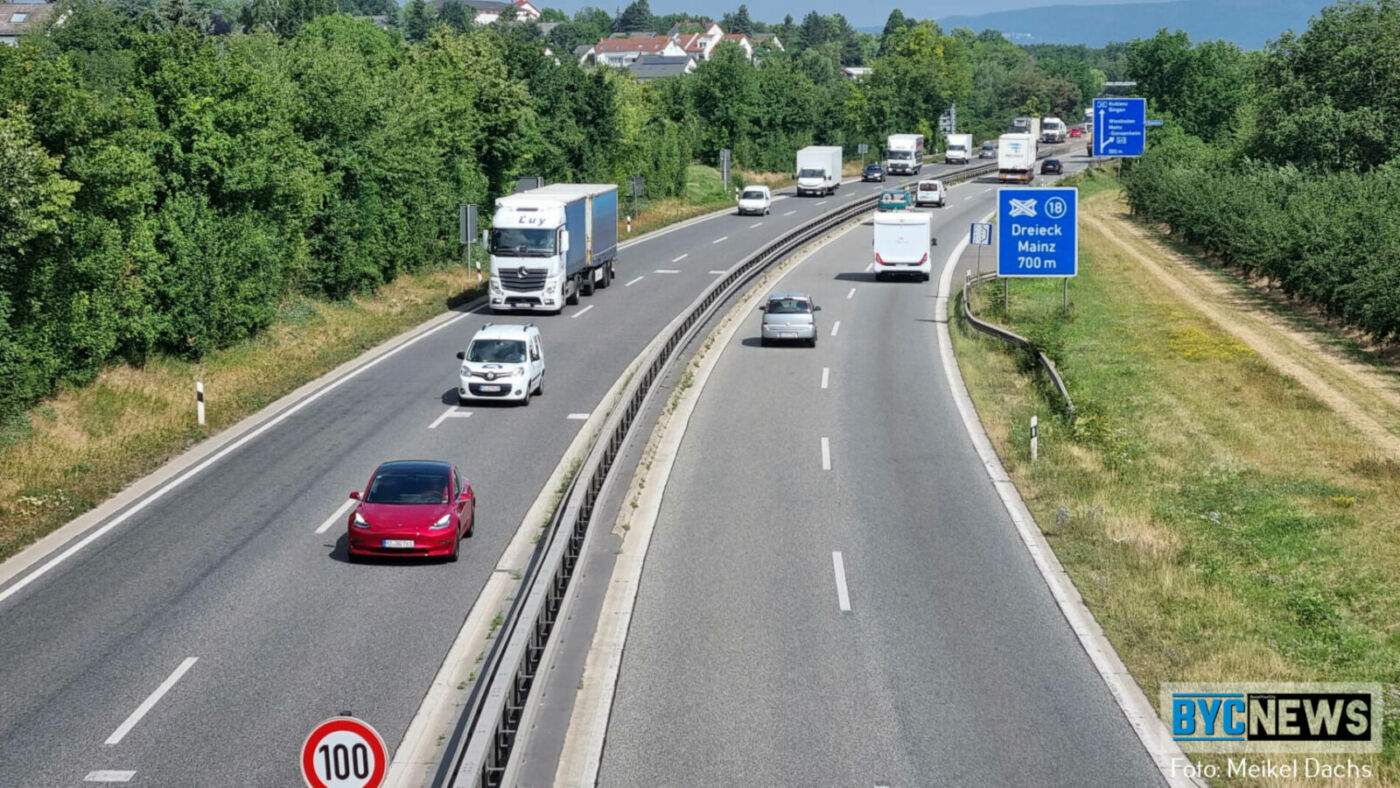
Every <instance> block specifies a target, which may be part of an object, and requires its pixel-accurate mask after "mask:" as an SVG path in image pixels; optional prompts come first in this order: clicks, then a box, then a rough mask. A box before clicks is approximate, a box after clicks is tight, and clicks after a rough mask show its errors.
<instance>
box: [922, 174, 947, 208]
mask: <svg viewBox="0 0 1400 788" xmlns="http://www.w3.org/2000/svg"><path fill="white" fill-rule="evenodd" d="M914 204H915V205H937V206H938V207H939V208H942V207H943V206H944V205H947V204H948V190H947V189H946V188H944V187H943V181H919V185H918V187H917V188H916V189H914Z"/></svg>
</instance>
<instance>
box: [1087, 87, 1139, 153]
mask: <svg viewBox="0 0 1400 788" xmlns="http://www.w3.org/2000/svg"><path fill="white" fill-rule="evenodd" d="M1146 141H1147V99H1144V98H1096V99H1094V155H1095V156H1119V157H1132V156H1141V155H1142V151H1143V148H1144V147H1145V145H1146Z"/></svg>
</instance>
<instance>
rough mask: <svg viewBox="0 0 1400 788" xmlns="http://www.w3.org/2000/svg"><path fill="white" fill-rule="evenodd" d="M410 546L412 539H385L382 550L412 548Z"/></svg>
mask: <svg viewBox="0 0 1400 788" xmlns="http://www.w3.org/2000/svg"><path fill="white" fill-rule="evenodd" d="M412 546H413V540H412V539H385V540H384V548H385V549H386V550H395V549H399V548H405V547H412Z"/></svg>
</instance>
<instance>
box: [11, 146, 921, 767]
mask: <svg viewBox="0 0 1400 788" xmlns="http://www.w3.org/2000/svg"><path fill="white" fill-rule="evenodd" d="M946 169H947V168H943V167H940V166H936V167H932V168H926V170H925V176H927V175H928V173H929V172H930V171H931V172H935V173H936V172H939V171H946ZM879 188H880V185H879V184H848V185H845V186H843V187H842V188H841V190H840V191H839V192H838V194H837V195H836V196H834V197H831V198H792V199H785V200H781V201H778V202H776V203H775V204H774V206H773V212H772V215H771V216H767V217H736V216H732V215H726V216H720V217H716V218H713V219H709V220H706V221H702V222H698V223H695V224H691V225H689V226H686V227H683V228H680V229H676V230H674V231H673V232H668V233H665V234H659V235H654V236H650V237H648V238H646V239H644V240H642V241H640V242H638V243H636V244H634V245H631V246H629V247H628V248H626V249H625V250H624V251H623V252H622V253H621V254H620V256H619V261H618V266H617V269H618V278H617V280H616V282H615V283H614V285H613V286H612V287H611V288H608V289H606V290H602V291H599V292H598V294H597V295H595V296H593V297H591V298H585V299H583V301H582V303H581V304H580V305H579V306H576V307H569V308H568V309H567V310H566V311H565V312H564V314H562V315H560V316H557V317H556V316H520V317H512V318H502V317H488V316H485V315H481V314H468V313H466V312H463V313H462V314H461V315H459V316H458V317H457V318H455V319H454V322H452V323H450V324H448V325H447V326H445V327H444V328H442V329H441V330H438V331H436V332H435V333H432V334H429V335H426V336H424V337H422V338H421V339H419V340H417V341H415V342H413V343H412V344H409V345H406V346H404V347H402V348H401V349H399V350H398V351H396V352H394V353H393V354H392V355H389V356H387V357H384V358H381V359H379V360H378V361H377V362H376V363H374V364H373V365H372V366H369V367H367V368H364V369H363V370H362V371H359V372H358V373H357V374H354V375H353V377H350V378H349V379H346V380H344V381H343V382H342V383H341V384H340V385H339V386H338V387H337V388H336V389H335V390H334V391H333V392H331V393H330V394H329V395H326V396H320V397H319V398H317V399H315V400H314V401H311V402H309V403H307V404H305V405H304V406H303V407H301V408H300V409H299V410H297V411H296V412H295V413H293V414H291V415H289V416H288V417H287V418H285V419H284V420H282V421H281V422H280V423H278V424H276V426H275V427H273V428H271V429H268V430H266V431H265V432H263V433H261V434H259V435H257V436H255V437H252V438H250V439H248V440H246V441H243V442H242V443H240V444H238V445H237V447H236V448H235V449H234V450H232V451H231V452H230V453H228V454H227V455H226V456H224V457H222V458H221V459H219V460H218V461H216V462H213V463H211V464H210V465H208V467H205V468H203V469H202V470H200V471H199V472H197V473H195V474H194V475H192V476H191V477H190V478H188V479H187V480H186V481H184V482H182V483H180V484H178V486H175V487H173V488H172V489H170V490H169V491H168V492H166V493H164V494H162V495H160V496H159V497H158V499H157V500H146V499H142V500H140V501H138V502H136V503H135V504H133V505H132V506H133V507H141V508H140V509H139V511H134V513H132V512H119V513H116V514H115V515H114V517H125V519H124V520H123V521H122V522H120V523H119V524H118V525H116V526H115V527H112V528H110V529H109V530H107V531H105V532H102V533H100V535H98V536H96V537H95V538H94V539H92V540H91V541H90V543H87V544H85V545H84V544H83V542H82V541H81V540H82V539H83V538H84V536H85V535H86V534H79V535H78V536H75V537H73V539H72V540H71V541H70V542H69V543H67V544H64V545H61V546H60V547H59V548H58V549H56V550H54V551H52V552H51V553H50V554H49V555H48V556H47V557H46V558H45V559H44V560H42V561H40V562H39V563H37V564H36V565H35V566H34V567H32V568H30V569H28V570H26V571H25V572H23V573H21V574H19V575H18V576H16V577H14V578H11V579H10V580H9V581H7V582H6V584H5V585H3V586H0V665H3V668H0V698H4V702H3V703H0V775H4V777H3V778H2V779H0V782H3V783H5V784H8V785H22V786H46V785H72V784H76V783H79V782H83V781H84V780H85V779H87V778H89V777H91V778H92V781H97V780H99V779H118V778H120V777H122V776H125V777H127V778H129V779H132V780H133V782H139V783H145V784H159V785H200V786H212V785H239V786H249V785H289V784H295V783H297V782H298V781H299V777H298V773H297V767H296V755H297V751H298V748H299V747H300V745H301V742H302V739H303V737H305V735H306V734H307V733H308V732H309V731H310V730H311V728H312V727H313V726H314V725H315V724H316V723H318V722H320V721H321V720H323V719H325V718H327V717H330V716H333V715H336V714H341V713H346V712H349V713H353V714H355V715H356V716H359V717H361V718H363V719H365V720H367V721H369V722H370V723H372V724H373V725H375V726H376V727H377V728H378V729H379V731H380V732H381V733H382V734H383V735H384V737H385V739H386V740H387V743H388V745H389V748H390V750H391V751H393V750H394V749H395V748H396V747H397V746H398V743H399V742H400V741H401V739H402V737H403V734H404V731H405V729H406V728H407V726H408V724H409V722H410V720H411V719H412V718H413V716H414V714H415V712H416V711H417V709H418V707H419V704H420V702H421V701H422V699H423V696H424V692H425V691H426V689H427V687H428V685H429V682H430V681H431V679H432V678H433V676H434V675H435V674H436V672H437V670H438V668H439V666H440V664H441V663H442V661H443V659H444V657H445V655H446V654H447V651H448V648H449V646H450V645H451V643H452V642H453V639H454V638H455V637H456V635H457V633H458V631H459V629H460V628H461V627H462V624H463V621H464V620H465V619H466V617H467V615H468V612H469V611H470V609H471V607H472V604H473V602H474V600H475V599H476V598H477V597H478V595H479V594H480V592H481V590H482V588H483V586H484V585H485V583H486V581H487V579H488V577H489V576H490V574H491V573H492V572H493V570H494V567H495V566H496V563H497V561H498V559H499V558H500V556H501V555H502V551H503V550H504V549H505V547H506V545H507V543H508V542H509V541H510V539H511V537H512V536H513V535H514V534H515V533H516V531H517V529H518V528H519V527H521V523H522V518H523V517H524V515H525V512H526V510H527V509H528V508H529V506H530V505H531V503H532V502H534V500H535V499H536V497H537V496H539V495H540V494H541V491H542V488H543V486H544V485H545V483H546V480H547V479H548V477H549V475H550V473H551V471H552V470H553V469H554V467H555V466H556V465H557V464H558V462H559V461H560V458H561V457H562V456H563V454H564V452H565V449H566V447H567V446H568V445H569V443H570V441H571V440H572V438H573V437H574V435H575V433H576V431H577V430H578V429H579V425H580V424H582V421H581V420H580V419H579V418H578V416H579V415H580V414H587V413H589V412H591V411H592V410H593V408H595V407H596V406H597V405H598V403H599V402H600V399H601V397H602V396H603V394H604V393H605V392H606V391H607V390H608V388H609V387H610V386H611V385H612V383H613V382H614V380H615V379H616V377H617V376H618V375H619V374H620V373H621V372H622V370H623V369H624V368H625V366H626V365H627V364H628V363H629V362H630V361H631V360H632V359H633V358H634V357H635V356H636V355H637V353H639V352H640V351H641V350H642V348H643V347H644V346H645V345H646V343H647V342H648V341H649V340H650V339H651V338H652V337H653V336H654V334H655V333H656V332H657V331H659V330H660V329H661V328H662V327H663V326H664V325H666V323H667V322H668V321H669V320H670V319H671V318H672V317H673V316H674V315H675V314H677V313H678V312H679V311H680V310H681V309H682V307H684V306H685V305H687V304H689V302H690V301H691V300H692V299H693V298H694V297H695V296H696V295H697V294H698V293H699V292H700V291H701V290H702V288H703V287H705V286H706V285H707V284H708V283H709V282H710V281H712V278H713V272H716V271H719V270H720V269H725V268H728V267H729V266H731V265H732V264H733V263H734V262H736V261H737V260H739V259H740V258H742V257H743V256H744V255H746V254H748V253H749V252H751V251H753V250H754V249H755V248H757V247H758V246H759V245H760V244H761V243H762V242H764V241H766V240H768V239H770V238H771V237H772V236H773V235H775V234H776V233H778V232H780V231H782V230H783V229H785V228H790V227H792V226H794V225H795V224H796V223H798V222H800V221H802V220H805V219H808V218H811V217H813V216H815V215H816V214H817V213H818V212H822V211H827V210H830V209H832V208H835V207H836V206H837V205H838V204H839V203H841V202H842V201H845V200H849V199H852V198H854V197H856V196H858V195H862V194H869V193H871V192H873V191H875V190H877V189H879ZM488 320H494V321H498V322H506V321H508V322H525V321H527V320H531V321H534V322H536V323H537V324H539V325H540V326H541V327H542V330H543V336H544V345H545V352H546V358H547V364H548V372H547V375H546V386H545V389H546V393H545V394H544V396H542V397H539V398H537V399H536V400H534V402H533V403H532V404H531V405H530V406H529V407H528V408H501V407H490V406H480V407H473V408H465V409H454V407H453V405H454V402H455V401H454V395H453V391H454V386H455V382H456V371H457V366H458V362H457V361H456V359H455V358H454V354H455V352H456V351H457V350H459V349H461V348H462V346H463V345H464V344H465V342H466V341H467V340H468V339H469V338H470V336H471V334H472V332H473V331H475V329H476V328H478V327H479V326H480V324H481V323H483V322H486V321H488ZM211 400H212V401H214V402H217V393H216V392H215V393H211ZM449 411H451V412H452V413H453V415H452V416H445V414H447V413H449ZM467 413H470V415H469V416H468V415H466V414H467ZM395 458H431V459H444V460H451V461H455V462H457V463H458V464H459V465H460V467H461V468H462V469H463V471H464V473H465V474H466V476H467V477H468V478H469V479H470V480H471V481H472V483H473V484H474V486H475V488H476V490H477V493H478V495H479V508H478V520H477V525H476V535H475V537H474V538H473V539H471V540H470V541H469V542H467V543H465V544H464V550H463V556H462V560H461V561H460V562H459V563H456V564H421V565H420V564H399V563H378V564H365V565H358V564H349V563H347V562H346V561H345V549H344V545H345V539H344V525H343V523H344V517H345V509H343V508H342V507H343V506H344V505H345V504H346V500H347V499H346V495H347V493H348V492H349V491H350V490H351V489H357V488H360V487H362V486H363V484H364V483H365V480H366V479H367V477H368V475H369V473H370V471H371V470H372V469H373V468H374V466H375V465H376V464H378V463H379V462H381V461H384V460H388V459H395ZM93 472H98V473H100V472H102V471H101V470H100V469H98V470H95V471H93ZM106 524H107V523H106V522H104V523H99V524H97V526H95V527H94V529H92V530H90V531H89V532H88V533H97V532H98V530H99V529H100V528H102V527H105V526H106ZM63 556H66V557H63ZM53 561H57V563H51V562H53ZM36 571H42V572H43V574H42V576H39V577H34V575H33V573H34V572H36ZM104 772H105V773H104ZM127 773H130V774H127Z"/></svg>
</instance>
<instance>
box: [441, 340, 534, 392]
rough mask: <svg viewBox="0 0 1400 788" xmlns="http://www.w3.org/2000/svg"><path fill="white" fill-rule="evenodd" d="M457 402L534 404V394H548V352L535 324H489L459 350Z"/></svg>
mask: <svg viewBox="0 0 1400 788" xmlns="http://www.w3.org/2000/svg"><path fill="white" fill-rule="evenodd" d="M457 358H459V359H461V360H462V369H461V371H460V372H458V382H457V400H458V401H459V402H461V403H462V404H466V403H468V402H471V401H473V400H507V401H515V402H519V403H520V404H522V405H529V404H530V396H531V395H532V394H542V393H544V349H543V348H542V347H541V346H540V330H539V329H538V328H536V327H535V325H534V324H533V323H526V324H525V325H523V326H522V325H498V324H495V323H487V324H486V325H484V326H482V327H481V330H480V331H478V332H476V336H474V337H472V341H471V343H469V344H468V345H467V349H466V350H463V351H459V352H458V353H457Z"/></svg>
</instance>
